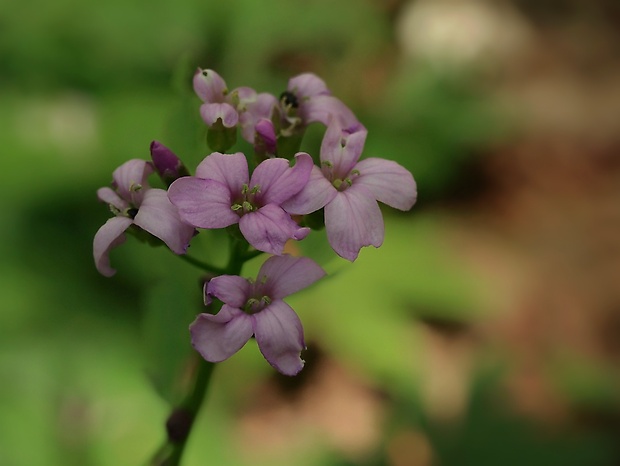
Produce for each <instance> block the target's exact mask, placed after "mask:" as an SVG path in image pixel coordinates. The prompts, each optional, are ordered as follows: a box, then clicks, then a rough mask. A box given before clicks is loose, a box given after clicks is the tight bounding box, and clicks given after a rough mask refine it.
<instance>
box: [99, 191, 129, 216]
mask: <svg viewBox="0 0 620 466" xmlns="http://www.w3.org/2000/svg"><path fill="white" fill-rule="evenodd" d="M97 197H98V198H99V200H100V201H102V202H105V203H106V204H110V205H113V206H114V207H116V208H117V209H118V210H120V211H123V210H125V209H126V208H127V207H129V203H128V202H127V201H126V200H124V199H122V198H121V197H120V196H119V195H118V194H117V193H116V191H114V190H113V189H111V188H99V189H98V190H97Z"/></svg>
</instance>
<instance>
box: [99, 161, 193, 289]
mask: <svg viewBox="0 0 620 466" xmlns="http://www.w3.org/2000/svg"><path fill="white" fill-rule="evenodd" d="M152 172H153V165H152V164H151V163H150V162H147V161H145V160H137V159H133V160H129V161H128V162H125V163H124V164H123V165H121V166H120V167H118V168H117V169H116V170H115V171H114V173H113V175H112V178H113V182H112V187H113V188H114V189H111V188H107V187H106V188H100V189H99V190H98V191H97V196H98V197H99V200H101V201H103V202H106V203H108V204H109V205H110V210H111V211H112V212H113V213H114V214H115V216H114V217H112V218H111V219H109V220H108V221H107V222H106V223H105V224H104V225H103V226H102V227H101V228H99V230H98V231H97V233H96V234H95V238H94V241H93V256H94V259H95V265H96V267H97V270H98V271H99V272H100V273H101V274H102V275H104V276H106V277H111V276H112V275H114V274H115V273H116V270H114V269H113V268H112V267H110V258H109V253H110V250H111V249H112V248H114V247H116V246H118V245H120V244H122V243H123V242H125V239H126V237H125V230H127V228H129V227H130V226H132V225H135V226H136V227H140V228H142V229H143V230H145V231H147V232H149V233H150V234H152V235H153V236H156V237H157V238H159V239H161V240H162V241H163V242H164V243H166V245H167V246H168V247H169V248H170V249H171V250H172V251H173V252H175V253H176V254H184V253H185V252H186V250H187V247H188V245H189V241H190V240H191V238H192V236H193V234H194V227H192V226H190V225H187V224H186V223H183V222H182V221H181V219H180V218H179V215H178V213H177V211H176V208H175V207H174V206H173V205H172V204H171V203H170V201H169V200H168V195H167V193H166V191H164V190H163V189H154V188H150V187H149V185H148V181H147V178H148V176H149V175H150V174H151V173H152Z"/></svg>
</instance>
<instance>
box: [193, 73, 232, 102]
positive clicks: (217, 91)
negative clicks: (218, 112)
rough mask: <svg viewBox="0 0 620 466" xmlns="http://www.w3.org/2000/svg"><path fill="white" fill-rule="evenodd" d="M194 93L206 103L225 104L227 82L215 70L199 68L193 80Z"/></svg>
mask: <svg viewBox="0 0 620 466" xmlns="http://www.w3.org/2000/svg"><path fill="white" fill-rule="evenodd" d="M193 85H194V91H195V92H196V94H197V95H198V97H200V98H201V99H202V100H203V101H204V102H223V101H224V96H225V95H226V93H227V88H226V82H224V80H223V79H222V77H221V76H220V75H219V74H217V73H216V72H215V71H213V70H206V69H205V70H202V69H200V68H198V69H197V70H196V72H195V73H194V78H193Z"/></svg>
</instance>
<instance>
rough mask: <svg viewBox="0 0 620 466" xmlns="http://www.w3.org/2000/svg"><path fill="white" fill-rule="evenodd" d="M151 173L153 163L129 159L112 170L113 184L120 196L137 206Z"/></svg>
mask: <svg viewBox="0 0 620 466" xmlns="http://www.w3.org/2000/svg"><path fill="white" fill-rule="evenodd" d="M151 173H153V165H152V164H151V163H150V162H147V161H146V160H139V159H131V160H128V161H127V162H125V163H124V164H122V165H121V166H120V167H118V168H117V169H116V170H114V173H112V179H113V180H114V181H113V185H114V187H115V188H116V190H117V192H118V194H119V196H120V197H122V198H123V199H124V200H126V201H127V202H130V203H131V204H133V205H134V206H136V207H139V206H140V203H141V202H142V196H143V193H144V191H145V190H146V189H147V188H148V187H149V185H148V181H147V178H148V176H149V175H150V174H151Z"/></svg>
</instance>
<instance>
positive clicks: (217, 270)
mask: <svg viewBox="0 0 620 466" xmlns="http://www.w3.org/2000/svg"><path fill="white" fill-rule="evenodd" d="M178 257H180V258H181V259H183V260H184V261H185V262H187V263H188V264H192V265H193V266H195V267H198V268H199V269H201V270H204V271H205V272H211V273H214V274H216V275H223V274H224V273H226V270H224V269H223V268H221V267H216V266H215V265H211V264H208V263H206V262H203V261H200V260H198V259H195V258H193V257H191V256H188V255H186V254H179V256H178Z"/></svg>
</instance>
